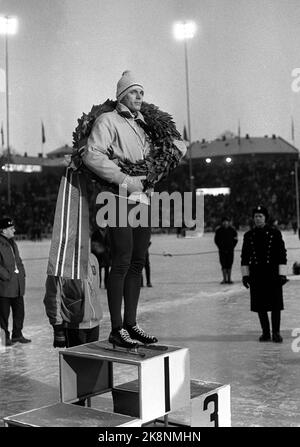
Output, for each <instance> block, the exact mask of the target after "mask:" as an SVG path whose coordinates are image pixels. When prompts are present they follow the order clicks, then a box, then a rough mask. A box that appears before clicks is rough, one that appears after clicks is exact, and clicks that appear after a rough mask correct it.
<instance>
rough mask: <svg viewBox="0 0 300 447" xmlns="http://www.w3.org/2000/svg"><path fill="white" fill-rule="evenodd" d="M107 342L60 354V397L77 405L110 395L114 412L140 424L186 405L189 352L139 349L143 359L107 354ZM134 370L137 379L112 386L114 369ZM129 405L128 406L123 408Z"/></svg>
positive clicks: (188, 392)
mask: <svg viewBox="0 0 300 447" xmlns="http://www.w3.org/2000/svg"><path fill="white" fill-rule="evenodd" d="M108 347H109V348H111V345H109V344H108V343H107V342H104V341H97V342H93V343H87V344H85V345H80V346H75V347H72V348H68V349H65V350H63V351H60V352H59V356H60V357H59V365H60V366H59V368H60V396H61V401H62V402H67V403H70V402H75V401H76V400H78V399H82V398H88V397H91V396H95V395H97V394H103V393H106V392H107V391H112V394H113V397H114V408H115V409H118V412H122V413H124V414H132V415H133V416H135V417H137V418H139V419H141V421H142V423H145V422H149V421H151V420H154V419H157V418H159V417H162V416H165V415H166V414H168V413H170V412H171V411H175V410H176V409H178V408H181V407H183V406H186V405H188V403H189V401H190V363H189V351H188V349H187V348H180V347H177V346H167V349H166V350H165V351H159V350H154V349H153V350H152V349H144V348H142V347H141V348H139V352H141V353H142V354H143V355H144V357H140V356H137V355H135V354H131V353H127V352H121V351H118V350H115V351H111V350H107V348H108ZM115 363H118V364H126V365H133V366H136V368H137V376H138V379H137V381H135V383H134V384H132V383H131V382H129V384H128V385H127V384H126V383H125V384H123V385H121V386H116V387H115V386H114V383H113V365H114V364H115ZM124 396H125V401H126V400H128V402H127V404H126V402H125V404H124V399H123V398H124Z"/></svg>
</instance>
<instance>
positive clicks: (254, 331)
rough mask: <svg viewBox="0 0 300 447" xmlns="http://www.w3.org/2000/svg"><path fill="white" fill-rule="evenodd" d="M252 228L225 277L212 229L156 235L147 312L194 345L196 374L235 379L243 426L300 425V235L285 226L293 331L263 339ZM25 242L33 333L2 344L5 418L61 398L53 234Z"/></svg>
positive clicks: (284, 326)
mask: <svg viewBox="0 0 300 447" xmlns="http://www.w3.org/2000/svg"><path fill="white" fill-rule="evenodd" d="M242 236H243V234H242V233H239V243H238V245H237V247H236V250H235V259H234V266H233V275H232V279H233V281H234V284H233V285H221V284H220V281H221V269H220V265H219V259H218V253H217V251H216V247H215V245H214V242H213V234H212V233H206V234H204V235H203V236H202V237H200V238H197V239H194V238H177V237H176V235H153V236H152V245H151V248H150V262H151V280H152V284H153V288H147V287H144V288H142V291H141V298H140V305H139V321H138V322H139V324H140V325H141V326H142V327H143V328H144V329H145V330H147V331H149V332H151V333H153V334H155V335H156V336H157V337H158V338H159V342H161V343H163V344H170V345H175V346H182V347H187V348H189V350H190V358H191V378H193V379H200V380H204V381H208V382H219V383H222V384H230V385H231V414H232V426H233V427H299V426H300V387H299V383H300V352H294V351H293V349H292V347H293V346H295V347H296V348H297V347H298V348H300V339H299V342H298V343H297V339H296V337H295V336H293V335H292V331H296V328H299V337H300V312H299V308H300V294H299V285H300V283H299V280H300V276H293V274H292V265H293V263H294V262H295V261H300V241H299V239H298V237H297V236H296V235H294V234H293V233H292V232H284V233H283V237H284V239H285V242H286V247H287V249H288V275H289V279H290V281H289V282H288V284H287V285H286V286H284V302H285V310H284V311H283V312H282V323H281V333H282V336H283V339H284V341H283V343H282V344H275V343H272V342H268V343H259V342H258V337H259V335H260V328H259V323H258V318H257V315H256V314H255V313H252V312H250V310H249V292H248V291H247V290H246V289H245V288H244V287H243V286H242V283H241V274H240V249H241V244H242ZM18 245H19V249H20V253H21V256H22V258H23V261H24V265H25V269H26V274H27V277H26V280H27V288H26V296H25V306H26V308H25V312H26V317H25V325H24V331H23V332H24V335H25V336H28V337H30V338H32V343H30V344H28V345H21V344H19V343H18V344H16V345H14V346H13V347H8V348H3V347H2V348H1V350H0V384H1V385H0V388H1V393H0V426H1V425H3V424H2V418H3V417H4V416H9V415H13V414H16V413H20V412H23V411H27V410H31V409H34V408H38V407H41V406H45V405H48V404H52V403H55V402H57V401H58V400H59V368H58V350H57V349H54V348H53V347H52V341H53V337H52V328H51V326H50V325H49V323H48V319H47V317H46V314H45V311H44V306H43V297H44V284H45V279H46V267H47V258H48V253H49V247H50V241H49V240H43V241H41V242H31V241H19V242H18ZM102 291H103V299H102V304H103V308H104V319H103V321H102V324H101V329H100V339H107V337H108V334H109V330H110V324H109V315H108V308H107V303H106V291H105V289H103V288H102ZM299 350H300V349H299ZM120 374H121V373H120ZM122 374H124V372H123V373H122ZM128 374H130V371H128ZM96 399H97V398H96ZM96 404H97V402H96Z"/></svg>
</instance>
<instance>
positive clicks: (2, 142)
mask: <svg viewBox="0 0 300 447" xmlns="http://www.w3.org/2000/svg"><path fill="white" fill-rule="evenodd" d="M1 145H2V147H4V132H3V123H1Z"/></svg>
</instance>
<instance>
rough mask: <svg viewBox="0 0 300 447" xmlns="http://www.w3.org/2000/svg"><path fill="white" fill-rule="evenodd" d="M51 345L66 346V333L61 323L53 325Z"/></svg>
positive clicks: (55, 346)
mask: <svg viewBox="0 0 300 447" xmlns="http://www.w3.org/2000/svg"><path fill="white" fill-rule="evenodd" d="M53 333H54V339H53V347H54V348H65V347H66V333H65V328H64V325H63V324H56V325H54V326H53Z"/></svg>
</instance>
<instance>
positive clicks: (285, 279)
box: [279, 275, 289, 286]
mask: <svg viewBox="0 0 300 447" xmlns="http://www.w3.org/2000/svg"><path fill="white" fill-rule="evenodd" d="M279 280H280V284H281V285H282V286H284V285H285V284H286V283H287V282H288V281H289V280H288V279H287V277H286V276H285V275H279Z"/></svg>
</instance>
